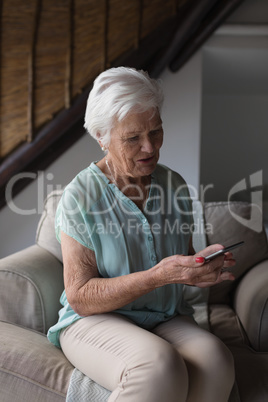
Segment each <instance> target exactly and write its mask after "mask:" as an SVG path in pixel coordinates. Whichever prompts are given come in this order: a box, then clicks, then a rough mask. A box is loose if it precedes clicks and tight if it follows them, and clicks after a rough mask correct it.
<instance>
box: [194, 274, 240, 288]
mask: <svg viewBox="0 0 268 402" xmlns="http://www.w3.org/2000/svg"><path fill="white" fill-rule="evenodd" d="M234 280H235V276H234V275H233V274H232V273H231V272H229V271H225V272H222V273H221V274H220V275H219V276H218V278H217V280H216V281H214V282H213V281H203V280H202V281H201V282H198V283H196V284H195V286H197V287H199V288H207V287H211V286H214V285H217V284H218V283H221V282H223V281H234Z"/></svg>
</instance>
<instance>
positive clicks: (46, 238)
mask: <svg viewBox="0 0 268 402" xmlns="http://www.w3.org/2000/svg"><path fill="white" fill-rule="evenodd" d="M62 193H63V190H55V191H53V192H52V193H50V194H49V195H48V197H47V198H46V200H45V202H44V211H43V213H42V216H41V218H40V221H39V224H38V227H37V232H36V243H37V244H38V245H39V246H40V247H43V248H44V249H45V250H47V251H49V252H50V253H51V254H53V255H54V256H55V257H56V258H58V260H60V261H61V262H62V253H61V246H60V243H59V242H58V240H57V239H56V235H55V214H56V209H57V206H58V203H59V201H60V199H61V196H62Z"/></svg>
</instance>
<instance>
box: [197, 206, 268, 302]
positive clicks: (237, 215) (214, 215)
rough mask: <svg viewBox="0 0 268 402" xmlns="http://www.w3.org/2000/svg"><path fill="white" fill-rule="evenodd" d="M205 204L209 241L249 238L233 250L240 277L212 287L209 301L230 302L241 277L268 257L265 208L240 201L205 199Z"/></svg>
mask: <svg viewBox="0 0 268 402" xmlns="http://www.w3.org/2000/svg"><path fill="white" fill-rule="evenodd" d="M203 208H204V220H205V227H206V234H207V242H208V244H214V243H220V244H223V245H225V246H228V245H230V244H233V243H238V242H239V241H242V240H243V241H244V242H245V245H244V246H242V247H240V248H238V249H236V250H233V255H234V256H235V258H236V265H235V267H233V268H232V272H233V273H234V275H235V277H236V280H235V281H234V282H230V281H225V282H222V283H221V284H219V285H215V286H213V287H211V288H210V293H209V303H220V304H222V303H226V304H229V303H230V302H231V299H232V290H233V289H234V288H235V287H236V285H237V282H238V280H239V278H241V276H243V275H244V274H245V273H246V272H247V271H248V270H249V269H250V268H251V267H253V266H254V265H256V264H257V263H259V262H261V261H262V260H264V259H267V258H268V246H267V235H266V232H265V230H264V228H263V218H262V211H261V210H260V209H259V208H258V206H257V205H254V204H250V203H247V202H239V201H233V202H210V203H205V205H204V207H203Z"/></svg>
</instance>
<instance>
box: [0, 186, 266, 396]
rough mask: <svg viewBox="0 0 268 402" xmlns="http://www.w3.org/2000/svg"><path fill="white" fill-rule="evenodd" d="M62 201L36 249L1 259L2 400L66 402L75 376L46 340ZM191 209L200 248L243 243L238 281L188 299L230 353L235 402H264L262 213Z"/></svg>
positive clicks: (57, 283) (54, 199)
mask: <svg viewBox="0 0 268 402" xmlns="http://www.w3.org/2000/svg"><path fill="white" fill-rule="evenodd" d="M60 196H61V192H57V191H56V192H53V193H52V194H51V195H49V197H48V198H47V200H46V203H45V208H44V212H43V215H42V217H41V219H40V222H39V225H38V229H37V236H36V244H35V245H33V246H31V247H29V248H27V249H25V250H23V251H20V252H18V253H16V254H13V255H11V256H9V257H6V258H4V259H2V260H0V402H15V401H18V402H44V401H49V402H54V401H55V402H56V401H64V400H65V399H66V394H67V392H68V386H69V383H70V379H71V376H72V374H73V372H74V368H73V366H72V365H71V364H70V363H69V362H68V361H67V360H66V358H65V356H64V355H63V353H62V352H61V350H59V349H57V348H56V347H54V346H53V345H51V344H50V343H49V342H48V341H47V339H46V335H45V334H46V332H47V330H48V328H49V327H50V326H51V325H52V324H54V323H55V322H56V321H57V317H58V310H59V308H60V304H59V297H60V294H61V292H62V290H63V273H62V256H61V250H60V245H59V244H58V242H57V240H56V238H55V234H54V216H55V210H56V206H57V203H58V201H59V198H60ZM194 206H195V211H196V212H195V228H196V233H195V235H194V245H195V247H196V249H197V250H199V249H202V248H203V247H204V246H205V244H206V243H207V244H211V243H215V242H220V243H224V244H226V245H228V244H231V243H233V242H238V241H240V240H244V241H245V242H246V245H245V246H244V247H242V248H240V249H237V250H236V251H235V252H234V254H235V256H236V258H237V265H236V267H235V268H234V273H235V275H236V277H237V279H236V281H235V282H234V283H230V282H228V283H223V284H220V285H217V286H215V287H213V288H211V289H210V290H202V291H201V290H200V289H198V288H194V287H186V288H185V297H187V298H188V299H189V301H191V303H192V304H193V305H194V306H195V309H196V313H195V316H196V319H197V321H198V322H199V324H200V325H202V326H204V327H206V328H207V329H208V330H210V331H212V332H213V333H214V334H216V335H217V336H218V337H219V338H221V339H222V340H223V341H224V342H225V343H226V345H227V346H228V347H229V348H230V350H231V351H232V353H233V356H234V359H235V367H236V383H235V386H234V388H233V391H232V394H231V397H230V402H267V401H268V259H267V258H268V247H267V238H266V234H265V232H264V231H263V230H261V228H260V224H259V222H258V219H259V218H260V215H258V214H257V215H256V214H255V213H254V214H251V212H252V207H251V205H249V204H246V203H240V202H233V203H229V204H228V203H225V202H219V203H207V204H205V205H204V206H203V208H202V206H201V204H200V203H198V202H195V203H194ZM219 375H221V368H220V367H219ZM87 384H91V385H90V386H92V390H93V389H94V390H95V391H96V395H98V396H96V397H94V395H95V394H94V392H95V391H94V392H93V393H91V394H90V395H91V397H90V399H88V400H90V401H95V402H96V401H98V402H101V401H102V400H107V392H106V394H105V393H104V394H103V395H106V396H101V395H102V394H101V392H100V389H101V387H100V388H99V386H98V385H96V384H95V383H93V382H92V381H91V383H87ZM92 395H93V396H92ZM102 398H104V399H102ZM79 402H81V401H79ZM138 402H143V401H138ZM144 402H145V401H144ZM163 402H168V401H163ZM196 402H198V401H196ZM215 402H216V401H215Z"/></svg>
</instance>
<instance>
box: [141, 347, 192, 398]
mask: <svg viewBox="0 0 268 402" xmlns="http://www.w3.org/2000/svg"><path fill="white" fill-rule="evenodd" d="M145 366H147V369H148V370H147V371H146V373H147V376H146V377H147V378H146V379H145V382H146V384H147V386H148V388H149V389H150V390H151V391H150V392H152V390H154V393H155V397H154V398H155V399H154V400H155V401H160V400H161V401H162V400H168V401H176V402H178V401H186V398H187V393H188V372H187V368H186V365H185V362H184V360H183V359H182V358H181V356H180V355H179V353H178V352H177V350H176V349H174V348H173V347H172V346H171V345H170V344H168V343H166V345H165V346H164V347H159V346H158V348H156V349H154V350H152V351H151V358H150V361H147V362H146V363H145ZM143 368H144V367H143ZM143 368H142V367H139V369H138V370H140V375H144V372H143ZM178 395H179V396H178Z"/></svg>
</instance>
